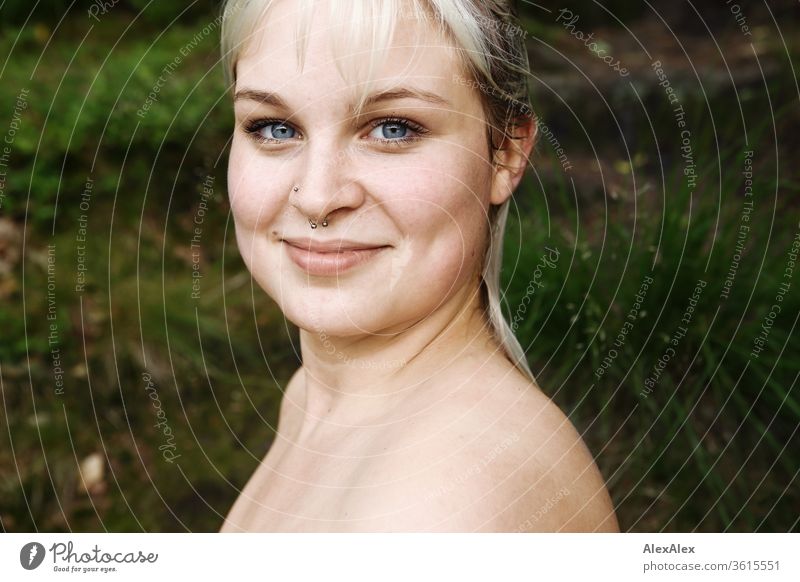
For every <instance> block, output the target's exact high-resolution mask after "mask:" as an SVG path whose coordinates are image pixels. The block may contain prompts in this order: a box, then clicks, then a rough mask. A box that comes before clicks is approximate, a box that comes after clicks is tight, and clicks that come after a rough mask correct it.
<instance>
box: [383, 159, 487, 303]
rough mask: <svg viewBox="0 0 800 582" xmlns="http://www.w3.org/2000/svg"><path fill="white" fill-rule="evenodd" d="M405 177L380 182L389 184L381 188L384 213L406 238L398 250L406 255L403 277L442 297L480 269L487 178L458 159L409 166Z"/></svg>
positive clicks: (483, 242) (483, 243) (484, 225)
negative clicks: (422, 165) (385, 212)
mask: <svg viewBox="0 0 800 582" xmlns="http://www.w3.org/2000/svg"><path fill="white" fill-rule="evenodd" d="M441 168H451V170H449V171H443V170H442V169H441ZM459 168H461V169H459ZM404 176H407V178H406V179H404V180H397V179H396V178H395V179H394V180H390V179H388V178H387V180H386V181H385V182H384V183H385V184H392V185H393V186H390V187H388V188H387V187H385V188H384V189H383V191H384V192H385V194H386V196H385V197H384V201H385V204H386V205H387V213H388V214H389V215H390V216H393V218H394V220H395V222H396V224H397V226H398V230H399V231H400V232H401V233H402V234H403V236H404V239H405V242H404V245H403V246H404V247H406V248H405V249H403V248H401V249H398V250H399V251H400V253H401V254H404V255H405V256H406V257H407V259H408V260H407V262H406V263H405V264H406V265H407V274H408V279H407V280H408V281H411V282H413V284H414V285H419V286H421V287H426V288H427V287H430V290H431V291H434V289H435V291H436V292H434V293H432V295H439V296H440V297H441V294H442V293H443V292H444V293H446V292H447V290H448V289H450V288H451V287H452V288H453V289H455V288H458V287H460V286H461V285H462V284H463V283H464V282H465V281H466V280H467V279H468V278H469V277H471V276H472V275H473V274H474V272H475V271H476V270H480V268H481V264H480V261H481V259H482V251H483V247H484V245H485V244H486V233H487V231H488V223H487V217H486V210H487V208H486V206H487V202H486V200H487V198H488V186H487V181H486V176H485V174H484V173H481V171H480V169H478V170H473V169H471V168H468V167H467V166H465V165H462V166H459V165H458V163H457V160H448V161H447V162H446V163H441V164H438V165H437V167H436V168H435V169H434V168H430V167H429V168H426V169H420V168H417V169H413V170H412V169H409V171H408V172H406V173H404Z"/></svg>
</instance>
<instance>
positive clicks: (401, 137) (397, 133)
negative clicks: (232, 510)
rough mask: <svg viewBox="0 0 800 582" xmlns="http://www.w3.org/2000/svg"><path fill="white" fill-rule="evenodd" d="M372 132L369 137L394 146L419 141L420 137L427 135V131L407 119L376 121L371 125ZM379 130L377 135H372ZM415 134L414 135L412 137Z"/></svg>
mask: <svg viewBox="0 0 800 582" xmlns="http://www.w3.org/2000/svg"><path fill="white" fill-rule="evenodd" d="M372 127H373V130H372V132H370V137H373V138H375V139H377V140H378V141H382V142H384V143H387V144H388V143H391V144H395V145H402V144H405V143H408V142H412V141H416V140H418V139H420V136H421V135H423V134H425V133H427V130H426V129H425V128H424V127H422V126H421V125H418V124H416V123H414V122H413V121H411V120H409V119H400V118H389V119H381V120H379V121H376V122H374V123H373V125H372ZM378 130H380V133H379V135H374V133H375V132H376V131H378ZM412 134H415V135H412Z"/></svg>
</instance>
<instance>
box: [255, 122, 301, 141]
mask: <svg viewBox="0 0 800 582" xmlns="http://www.w3.org/2000/svg"><path fill="white" fill-rule="evenodd" d="M244 130H245V131H246V132H247V133H248V134H249V135H251V136H252V137H253V139H255V140H257V141H273V142H276V141H286V140H289V139H292V138H293V137H295V134H296V133H297V132H296V131H295V130H294V128H293V127H291V126H290V125H288V124H287V123H286V122H285V121H280V120H277V119H259V120H257V121H254V122H252V123H249V124H247V125H245V128H244Z"/></svg>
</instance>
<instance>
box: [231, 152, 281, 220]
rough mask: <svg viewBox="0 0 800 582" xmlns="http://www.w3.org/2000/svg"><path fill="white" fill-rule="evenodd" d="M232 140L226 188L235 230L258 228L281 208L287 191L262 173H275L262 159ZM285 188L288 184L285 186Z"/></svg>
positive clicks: (271, 218)
mask: <svg viewBox="0 0 800 582" xmlns="http://www.w3.org/2000/svg"><path fill="white" fill-rule="evenodd" d="M243 150H244V148H242V147H240V146H239V145H237V144H236V140H234V145H233V146H232V147H231V154H230V158H229V161H228V192H229V196H230V204H231V212H232V213H233V218H234V221H235V223H236V229H237V231H241V232H243V233H244V232H247V231H250V232H255V231H261V230H263V229H264V228H266V227H267V226H268V225H269V224H271V223H272V222H273V221H274V220H275V218H276V217H277V216H278V214H279V213H280V212H281V209H282V208H283V205H284V203H285V199H286V197H287V196H288V192H284V191H283V190H282V189H281V185H280V184H277V183H275V182H272V181H271V180H265V179H264V176H269V175H275V174H274V172H272V171H271V170H270V168H267V167H264V166H265V164H264V162H263V161H260V160H258V159H257V158H255V157H254V156H249V155H247V153H246V152H245V151H243ZM287 188H288V187H287Z"/></svg>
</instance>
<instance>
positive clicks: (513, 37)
mask: <svg viewBox="0 0 800 582" xmlns="http://www.w3.org/2000/svg"><path fill="white" fill-rule="evenodd" d="M275 1H276V0H227V1H226V2H225V3H224V4H223V6H222V27H221V49H222V64H223V71H224V75H225V82H226V86H227V87H228V89H229V91H230V92H231V94H233V92H234V90H235V86H236V63H237V61H238V60H239V58H240V57H241V56H242V54H243V51H245V50H247V49H248V48H249V47H250V46H251V44H252V43H251V42H250V40H251V39H252V38H253V36H254V34H255V32H256V29H257V27H258V26H259V23H261V22H263V21H264V18H265V17H266V15H267V13H268V12H269V10H270V8H271V7H272V6H273V5H274V4H275ZM292 2H293V5H294V6H295V7H296V12H297V14H298V16H299V18H298V19H297V30H296V31H295V34H296V36H295V38H297V39H301V40H302V42H298V43H297V51H298V52H297V56H298V62H299V63H300V67H301V68H302V66H303V63H304V60H305V51H306V47H307V43H308V38H309V28H310V25H311V17H312V15H313V12H314V10H315V9H316V10H319V2H317V1H315V0H292ZM325 4H327V6H328V10H329V17H330V19H331V21H332V22H337V23H341V25H342V28H341V29H340V31H341V34H339V35H336V36H335V39H334V41H333V42H334V43H335V46H334V47H333V48H334V51H335V54H348V55H353V54H356V55H358V56H359V57H361V55H364V54H366V55H369V56H368V57H366V58H354V59H350V60H349V61H348V62H349V63H350V64H351V65H355V66H356V67H359V66H363V65H364V64H365V63H366V69H367V71H366V73H364V72H363V71H361V70H359V71H357V72H356V71H354V70H353V69H351V70H350V71H345V70H344V69H343V66H344V64H343V61H342V60H341V59H337V60H336V66H337V68H338V69H339V71H340V73H342V76H343V77H344V78H345V79H352V78H359V79H365V80H364V81H362V84H361V87H362V90H361V94H360V96H359V100H358V102H357V106H356V114H358V113H360V111H361V109H362V107H363V104H364V102H365V100H366V98H367V96H368V95H369V92H370V87H371V84H372V82H373V75H374V74H375V72H376V71H378V70H379V67H380V64H381V63H380V62H379V56H378V55H380V54H382V53H383V51H384V49H386V48H388V47H389V45H390V43H391V40H392V38H393V34H392V33H393V31H394V29H395V26H396V23H397V21H398V19H399V18H401V17H410V18H414V19H418V20H423V21H432V22H433V23H434V24H435V26H436V29H437V31H438V32H439V33H440V34H441V35H442V36H443V37H444V38H446V39H448V40H449V41H450V43H451V45H452V46H453V47H454V49H455V51H456V53H457V61H458V62H459V63H460V65H461V71H459V73H461V74H462V75H463V76H464V79H465V80H469V82H471V83H472V85H473V86H475V87H480V88H481V90H480V91H479V95H480V98H481V103H482V106H483V111H484V115H485V117H486V126H487V142H488V147H489V153H490V159H491V160H492V163H493V164H496V163H498V162H497V159H496V153H497V152H498V151H500V148H501V147H502V144H503V143H509V142H508V141H506V140H514V139H518V137H517V135H516V132H515V129H516V128H517V127H519V125H521V124H523V123H526V122H528V121H529V120H530V119H531V118H533V112H532V109H531V106H530V97H529V93H528V79H529V77H530V68H529V63H528V54H527V50H526V47H525V38H524V34H522V30H521V29H520V28H519V26H518V24H517V17H516V15H515V14H514V10H513V5H512V2H511V0H331V1H330V2H327V3H325ZM342 43H344V46H342ZM355 47H362V52H356V51H354V50H353V49H354V48H355ZM363 47H366V50H364V48H363ZM454 73H455V72H454ZM498 138H499V140H498ZM498 141H499V143H498ZM510 201H511V197H509V198H508V199H507V200H506V201H505V202H504V203H503V204H500V205H491V206H490V211H489V225H490V241H489V245H488V248H487V249H485V252H484V258H483V270H482V273H481V300H482V302H483V307H484V308H485V313H486V317H487V320H488V323H489V325H490V328H491V331H492V333H493V334H494V336H495V338H496V339H497V341H498V342H499V343H500V345H501V346H502V348H503V350H504V351H505V353H506V355H507V356H508V358H509V359H510V360H511V361H512V362H513V363H514V365H516V366H517V367H518V368H519V369H520V370H521V371H522V372H523V373H524V374H525V375H526V376H528V377H529V378H530V379H531V380H533V381H535V379H534V376H533V373H532V372H531V369H530V367H529V366H528V362H527V358H526V357H525V351H524V350H523V349H522V346H521V345H520V343H519V341H518V340H517V338H516V337H515V336H514V333H513V331H512V330H511V327H510V326H509V324H508V322H507V321H506V319H505V317H504V316H503V311H502V308H501V294H500V270H501V268H502V260H503V237H504V234H505V227H506V220H507V218H508V210H509V203H510Z"/></svg>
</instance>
